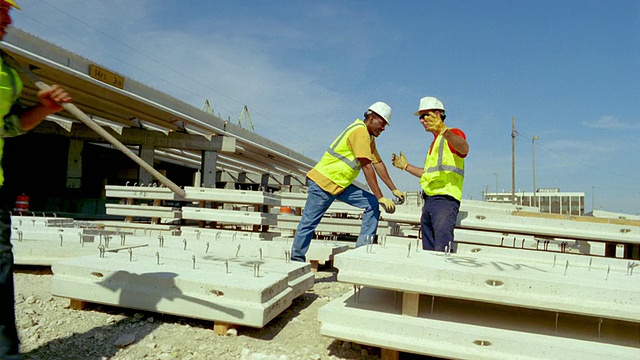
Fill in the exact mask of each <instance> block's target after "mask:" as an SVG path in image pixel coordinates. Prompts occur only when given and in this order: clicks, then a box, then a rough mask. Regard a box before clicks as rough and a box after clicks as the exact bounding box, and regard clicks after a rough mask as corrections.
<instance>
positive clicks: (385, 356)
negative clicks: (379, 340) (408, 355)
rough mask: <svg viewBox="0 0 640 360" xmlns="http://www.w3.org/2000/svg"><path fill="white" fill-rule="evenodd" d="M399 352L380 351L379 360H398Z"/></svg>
mask: <svg viewBox="0 0 640 360" xmlns="http://www.w3.org/2000/svg"><path fill="white" fill-rule="evenodd" d="M399 359H400V352H399V351H397V350H391V349H383V348H381V349H380V360H399Z"/></svg>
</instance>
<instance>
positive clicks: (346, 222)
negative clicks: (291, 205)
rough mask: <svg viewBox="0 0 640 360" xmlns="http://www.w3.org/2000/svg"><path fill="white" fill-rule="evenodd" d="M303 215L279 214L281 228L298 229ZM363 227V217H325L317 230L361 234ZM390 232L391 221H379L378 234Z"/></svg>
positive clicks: (279, 226)
mask: <svg viewBox="0 0 640 360" xmlns="http://www.w3.org/2000/svg"><path fill="white" fill-rule="evenodd" d="M301 218H302V216H294V215H286V216H278V225H277V227H278V228H279V229H290V230H296V229H297V228H298V223H299V222H300V219H301ZM361 227H362V220H361V219H352V218H333V217H323V218H322V220H321V221H320V224H318V227H316V232H318V231H319V232H331V233H334V232H338V233H348V234H356V235H357V234H359V233H360V228H361ZM388 233H389V223H388V222H386V221H379V222H378V235H386V234H388Z"/></svg>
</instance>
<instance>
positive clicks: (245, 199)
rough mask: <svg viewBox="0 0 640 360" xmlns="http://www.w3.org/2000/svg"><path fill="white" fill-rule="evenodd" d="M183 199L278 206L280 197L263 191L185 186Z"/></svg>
mask: <svg viewBox="0 0 640 360" xmlns="http://www.w3.org/2000/svg"><path fill="white" fill-rule="evenodd" d="M184 191H185V199H187V200H201V201H212V202H222V203H237V204H260V205H267V206H280V196H278V195H275V194H273V193H268V192H263V191H249V190H232V189H216V188H205V187H192V186H185V188H184Z"/></svg>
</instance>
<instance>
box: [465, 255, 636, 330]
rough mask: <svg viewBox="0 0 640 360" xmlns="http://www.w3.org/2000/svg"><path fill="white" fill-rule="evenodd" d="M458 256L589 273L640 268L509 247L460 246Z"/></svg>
mask: <svg viewBox="0 0 640 360" xmlns="http://www.w3.org/2000/svg"><path fill="white" fill-rule="evenodd" d="M457 254H458V255H471V256H487V257H491V258H503V259H509V260H511V261H521V262H527V263H531V264H538V263H542V264H549V263H551V264H554V263H555V264H556V266H564V265H565V264H566V263H567V262H569V264H570V266H571V267H572V268H573V267H580V268H583V269H585V270H587V271H590V270H593V271H596V270H602V271H606V270H607V269H608V268H609V267H611V268H614V269H618V270H619V269H622V268H626V267H633V268H635V267H640V261H638V260H627V259H616V258H610V257H602V256H585V255H581V254H571V253H553V252H547V251H535V250H522V249H514V248H507V247H496V246H485V245H478V244H465V243H459V244H458V249H457ZM629 270H630V269H629ZM629 273H630V275H631V276H633V275H634V274H633V273H632V272H631V271H629ZM636 274H637V275H640V271H638V272H636ZM639 340H640V339H639Z"/></svg>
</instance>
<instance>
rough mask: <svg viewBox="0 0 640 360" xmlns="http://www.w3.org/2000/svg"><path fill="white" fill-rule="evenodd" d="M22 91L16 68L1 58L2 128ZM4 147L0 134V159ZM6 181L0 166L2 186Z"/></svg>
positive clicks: (0, 126) (0, 104)
mask: <svg viewBox="0 0 640 360" xmlns="http://www.w3.org/2000/svg"><path fill="white" fill-rule="evenodd" d="M21 93H22V80H20V76H18V73H17V72H16V70H15V69H13V68H12V67H11V66H9V65H7V64H6V63H5V62H4V59H2V58H0V129H4V117H5V116H7V114H9V111H10V110H11V107H12V106H13V104H14V103H15V102H16V100H17V99H18V97H20V94H21ZM3 149H4V138H3V137H1V136H0V159H1V158H2V153H3ZM3 183H4V172H3V171H2V167H0V186H1V185H2V184H3Z"/></svg>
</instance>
